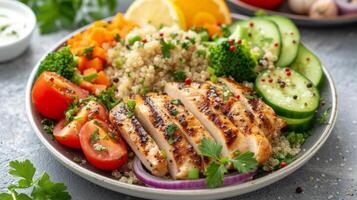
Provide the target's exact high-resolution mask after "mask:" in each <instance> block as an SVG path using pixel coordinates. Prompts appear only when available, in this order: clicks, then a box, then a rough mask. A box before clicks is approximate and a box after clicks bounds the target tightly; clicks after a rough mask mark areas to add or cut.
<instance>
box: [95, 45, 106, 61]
mask: <svg viewBox="0 0 357 200" xmlns="http://www.w3.org/2000/svg"><path fill="white" fill-rule="evenodd" d="M93 57H98V58H101V59H103V60H106V59H107V51H106V50H105V49H103V48H101V47H94V49H93Z"/></svg>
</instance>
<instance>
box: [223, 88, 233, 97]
mask: <svg viewBox="0 0 357 200" xmlns="http://www.w3.org/2000/svg"><path fill="white" fill-rule="evenodd" d="M230 96H232V92H231V91H230V90H229V88H228V86H227V85H224V86H223V100H224V101H227V100H228V99H229V97H230Z"/></svg>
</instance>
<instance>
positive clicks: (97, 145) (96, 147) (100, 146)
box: [93, 143, 107, 151]
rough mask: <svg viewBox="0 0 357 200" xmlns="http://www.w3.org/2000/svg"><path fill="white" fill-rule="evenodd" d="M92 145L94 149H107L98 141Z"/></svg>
mask: <svg viewBox="0 0 357 200" xmlns="http://www.w3.org/2000/svg"><path fill="white" fill-rule="evenodd" d="M93 147H94V150H96V151H105V150H107V148H106V147H105V146H103V145H101V144H98V143H96V144H94V145H93Z"/></svg>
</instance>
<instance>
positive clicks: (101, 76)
mask: <svg viewBox="0 0 357 200" xmlns="http://www.w3.org/2000/svg"><path fill="white" fill-rule="evenodd" d="M94 83H97V84H101V85H105V86H108V87H109V86H110V85H111V82H110V80H109V78H108V77H107V75H106V74H105V73H104V71H100V72H98V76H97V78H96V79H95V80H94Z"/></svg>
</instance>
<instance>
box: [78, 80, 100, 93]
mask: <svg viewBox="0 0 357 200" xmlns="http://www.w3.org/2000/svg"><path fill="white" fill-rule="evenodd" d="M79 86H80V87H81V88H83V89H85V90H88V91H89V92H91V93H92V94H95V95H98V94H100V92H102V91H104V90H106V89H107V86H105V85H101V84H93V83H90V82H88V81H85V80H82V81H81V82H80V83H79Z"/></svg>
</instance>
